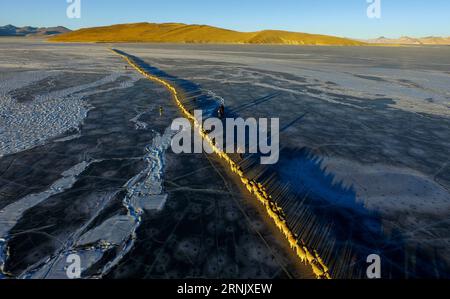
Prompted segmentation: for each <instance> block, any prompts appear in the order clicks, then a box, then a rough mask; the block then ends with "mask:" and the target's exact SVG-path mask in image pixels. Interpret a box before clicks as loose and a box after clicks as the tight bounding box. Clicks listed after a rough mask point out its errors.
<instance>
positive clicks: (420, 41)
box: [365, 36, 450, 45]
mask: <svg viewBox="0 0 450 299" xmlns="http://www.w3.org/2000/svg"><path fill="white" fill-rule="evenodd" d="M365 42H367V43H369V44H397V45H450V37H438V36H428V37H422V38H414V37H408V36H402V37H400V38H397V39H395V38H386V37H379V38H377V39H372V40H365Z"/></svg>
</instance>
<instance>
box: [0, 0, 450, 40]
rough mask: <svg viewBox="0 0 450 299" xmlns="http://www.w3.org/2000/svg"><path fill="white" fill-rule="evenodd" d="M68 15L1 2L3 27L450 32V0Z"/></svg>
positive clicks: (323, 1) (267, 0)
mask: <svg viewBox="0 0 450 299" xmlns="http://www.w3.org/2000/svg"><path fill="white" fill-rule="evenodd" d="M81 3H82V5H81V19H68V18H67V16H66V8H67V6H68V4H67V0H1V1H0V25H6V24H13V25H16V26H24V25H31V26H55V25H63V26H66V27H69V28H71V29H77V28H81V27H92V26H101V25H110V24H117V23H132V22H158V23H159V22H182V23H188V24H208V25H213V26H218V27H223V28H229V29H235V30H240V31H255V30H261V29H284V30H290V31H299V32H309V33H321V34H331V35H337V36H347V37H352V38H373V37H379V36H386V37H399V36H402V35H408V36H415V37H422V36H429V35H440V36H450V1H449V0H428V1H427V0H381V7H382V15H381V19H369V18H368V17H367V15H366V9H367V7H368V4H367V2H366V0H226V1H218V0H160V1H155V0H127V1H125V0H81Z"/></svg>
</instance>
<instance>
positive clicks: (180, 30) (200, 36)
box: [49, 23, 364, 46]
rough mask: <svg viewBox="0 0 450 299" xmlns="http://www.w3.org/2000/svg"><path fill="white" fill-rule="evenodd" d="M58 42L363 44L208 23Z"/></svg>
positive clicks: (107, 31) (141, 27)
mask: <svg viewBox="0 0 450 299" xmlns="http://www.w3.org/2000/svg"><path fill="white" fill-rule="evenodd" d="M49 40H50V41H54V42H153V43H218V44H283V45H341V46H359V45H364V43H363V42H360V41H355V40H351V39H346V38H340V37H334V36H327V35H318V34H307V33H297V32H288V31H279V30H264V31H257V32H238V31H233V30H227V29H222V28H217V27H212V26H206V25H186V24H178V23H165V24H152V23H136V24H121V25H113V26H107V27H95V28H86V29H80V30H77V31H72V32H69V33H65V34H62V35H59V36H56V37H52V38H51V39H49Z"/></svg>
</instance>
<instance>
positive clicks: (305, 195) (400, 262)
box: [241, 117, 449, 278]
mask: <svg viewBox="0 0 450 299" xmlns="http://www.w3.org/2000/svg"><path fill="white" fill-rule="evenodd" d="M300 119H301V117H299V118H298V119H297V120H294V121H293V122H296V121H298V120H300ZM241 164H242V165H245V168H246V169H245V171H246V173H249V174H250V177H251V178H256V179H257V180H258V181H259V182H263V183H264V185H265V186H267V189H268V191H269V193H270V194H273V196H274V197H273V198H274V200H275V201H276V202H277V203H278V204H279V205H280V206H281V207H282V208H283V211H284V213H285V214H286V221H287V222H288V225H289V227H291V229H292V230H293V231H294V232H295V233H296V234H297V235H298V236H299V238H300V239H302V240H303V241H304V242H305V243H306V244H309V245H310V246H312V247H313V248H315V249H319V253H320V255H321V256H322V258H324V260H325V262H326V264H327V265H328V266H329V268H330V271H331V273H332V275H333V277H336V278H366V270H367V267H368V266H369V264H368V263H367V257H368V256H369V255H371V254H378V255H379V256H380V257H381V264H382V266H381V271H382V277H383V278H432V277H435V278H439V277H440V278H442V277H449V276H448V269H449V267H448V265H445V264H443V262H442V261H439V260H437V258H438V254H437V253H431V252H429V251H427V250H425V249H423V248H414V249H413V250H412V251H411V248H408V246H407V242H406V241H405V239H404V236H403V235H402V233H401V232H399V231H392V232H389V234H387V233H386V232H385V231H384V229H383V225H382V218H381V215H380V214H379V213H377V212H375V211H371V210H368V209H366V207H365V206H364V199H363V198H358V196H357V194H356V191H355V189H354V186H353V185H347V184H344V183H343V182H342V181H339V180H338V179H337V178H336V175H335V174H333V173H332V172H331V171H329V170H327V168H326V166H324V161H323V159H322V158H320V157H318V156H316V155H315V154H314V153H312V152H311V151H310V150H309V149H307V148H296V149H293V148H283V149H281V150H280V159H279V162H278V163H277V164H275V165H272V166H262V165H260V164H259V157H258V155H251V156H247V157H246V158H245V159H244V160H243V161H242V162H241ZM432 261H437V263H434V262H432Z"/></svg>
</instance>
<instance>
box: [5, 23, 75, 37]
mask: <svg viewBox="0 0 450 299" xmlns="http://www.w3.org/2000/svg"><path fill="white" fill-rule="evenodd" d="M70 31H71V30H69V29H67V28H66V27H62V26H58V27H48V28H47V27H43V28H38V27H30V26H26V27H16V26H13V25H6V26H0V36H52V35H58V34H61V33H67V32H70Z"/></svg>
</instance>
